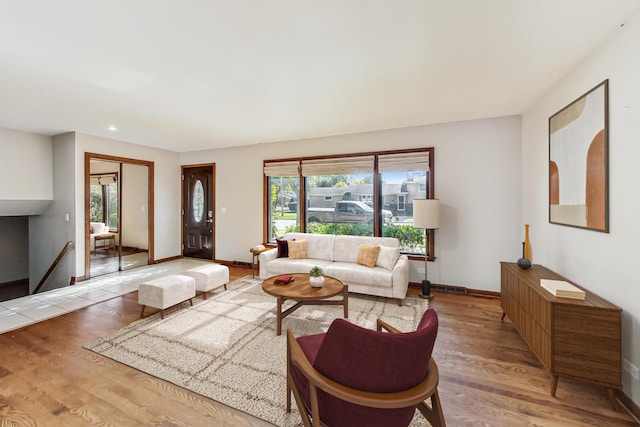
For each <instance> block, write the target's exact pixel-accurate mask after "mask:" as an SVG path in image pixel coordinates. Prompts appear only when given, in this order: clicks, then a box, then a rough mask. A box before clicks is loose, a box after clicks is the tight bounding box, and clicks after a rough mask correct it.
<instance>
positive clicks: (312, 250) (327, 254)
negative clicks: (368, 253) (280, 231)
mask: <svg viewBox="0 0 640 427" xmlns="http://www.w3.org/2000/svg"><path fill="white" fill-rule="evenodd" d="M284 238H285V239H288V240H292V239H295V240H306V241H307V257H308V258H315V259H326V260H327V261H333V260H334V257H333V247H334V241H335V238H336V236H334V235H333V234H307V233H287V234H285V235H284ZM354 262H355V261H354Z"/></svg>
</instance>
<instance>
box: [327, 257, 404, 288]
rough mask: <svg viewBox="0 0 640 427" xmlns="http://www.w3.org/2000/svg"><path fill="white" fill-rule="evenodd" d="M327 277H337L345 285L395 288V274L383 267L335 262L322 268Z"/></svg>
mask: <svg viewBox="0 0 640 427" xmlns="http://www.w3.org/2000/svg"><path fill="white" fill-rule="evenodd" d="M322 270H323V271H324V274H325V275H326V276H331V277H335V278H336V279H339V280H340V281H342V283H344V284H347V285H348V284H350V283H360V284H366V285H367V286H379V287H384V288H390V287H392V286H393V273H391V272H390V271H389V270H386V269H384V268H382V267H373V268H371V267H365V266H364V265H360V264H354V263H350V262H333V263H329V265H327V266H325V267H322Z"/></svg>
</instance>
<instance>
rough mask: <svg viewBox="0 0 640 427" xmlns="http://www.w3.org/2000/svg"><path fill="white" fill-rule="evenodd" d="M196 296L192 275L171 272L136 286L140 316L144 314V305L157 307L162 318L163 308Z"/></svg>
mask: <svg viewBox="0 0 640 427" xmlns="http://www.w3.org/2000/svg"><path fill="white" fill-rule="evenodd" d="M195 296H196V283H195V280H194V279H193V277H189V276H183V275H181V274H171V275H169V276H164V277H159V278H157V279H152V280H149V281H146V282H144V283H141V284H140V286H139V287H138V303H139V304H142V311H141V312H140V317H142V316H143V315H144V309H145V307H146V306H149V307H153V308H159V309H160V317H161V318H162V319H164V309H165V308H167V307H171V306H174V305H176V304H180V303H181V302H184V301H186V300H189V302H190V303H191V305H193V301H192V300H191V298H193V297H195Z"/></svg>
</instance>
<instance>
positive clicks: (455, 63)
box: [0, 0, 640, 152]
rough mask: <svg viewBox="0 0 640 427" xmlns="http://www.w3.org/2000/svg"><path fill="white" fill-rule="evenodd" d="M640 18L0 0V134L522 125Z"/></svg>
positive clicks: (286, 4) (399, 4)
mask: <svg viewBox="0 0 640 427" xmlns="http://www.w3.org/2000/svg"><path fill="white" fill-rule="evenodd" d="M639 8H640V2H638V1H637V0H535V1H532V0H529V1H526V0H482V1H478V0H449V1H446V0H440V1H437V0H421V1H420V0H397V1H390V0H323V1H310V0H271V1H265V0H234V1H227V0H201V1H195V0H183V1H167V0H164V1H162V0H136V1H131V0H110V1H106V0H105V1H97V0H93V1H87V0H56V1H51V0H20V1H4V2H1V3H0V127H4V128H10V129H16V130H22V131H28V132H35V133H40V134H46V135H55V134H60V133H64V132H69V131H78V132H82V133H87V134H91V135H98V136H104V137H109V138H113V139H118V140H123V141H130V142H135V143H138V144H143V145H149V146H154V147H158V148H164V149H168V150H173V151H178V152H186V151H194V150H203V149H210V148H221V147H231V146H237V145H247V144H256V143H265V142H273V141H284V140H295V139H302V138H312V137H320V136H328V135H339V134H348V133H356V132H366V131H373V130H381V129H391V128H398V127H406V126H415V125H424V124H431V123H440V122H449V121H458V120H467V119H475V118H485V117H496V116H505V115H513V114H520V113H522V112H523V111H524V110H525V109H526V108H527V107H528V106H530V105H531V104H532V103H533V102H535V101H536V100H537V99H538V98H539V97H540V96H542V95H543V94H544V93H545V92H546V91H547V90H548V89H549V88H550V87H551V85H552V84H553V83H554V82H556V81H557V80H559V79H560V78H562V77H563V76H564V75H565V74H566V73H567V72H569V71H570V70H571V69H573V68H574V67H576V66H577V64H578V63H579V62H580V61H581V60H582V59H584V58H585V57H586V56H587V55H588V53H589V52H590V51H591V50H593V49H594V48H597V47H598V46H599V45H600V44H602V43H603V42H605V41H606V40H607V39H608V38H610V37H612V36H614V35H615V34H616V32H618V31H624V28H622V27H621V25H623V24H624V23H625V22H626V20H627V19H628V18H629V17H630V16H631V15H632V14H633V13H634V12H636V11H638V9H639ZM594 83H597V82H594ZM587 89H588V88H585V90H587ZM568 101H570V100H568ZM111 126H115V127H116V128H117V130H110V129H109V128H110V127H111Z"/></svg>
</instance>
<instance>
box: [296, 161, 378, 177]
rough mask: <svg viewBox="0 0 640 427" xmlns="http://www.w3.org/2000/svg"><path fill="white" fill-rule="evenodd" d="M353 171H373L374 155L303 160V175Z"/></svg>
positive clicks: (348, 172)
mask: <svg viewBox="0 0 640 427" xmlns="http://www.w3.org/2000/svg"><path fill="white" fill-rule="evenodd" d="M351 173H373V156H361V157H335V158H331V159H317V160H303V161H302V175H303V176H317V175H341V174H351Z"/></svg>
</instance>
